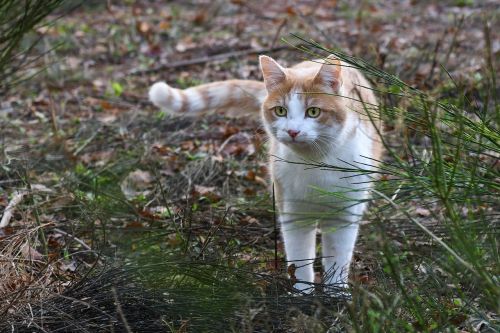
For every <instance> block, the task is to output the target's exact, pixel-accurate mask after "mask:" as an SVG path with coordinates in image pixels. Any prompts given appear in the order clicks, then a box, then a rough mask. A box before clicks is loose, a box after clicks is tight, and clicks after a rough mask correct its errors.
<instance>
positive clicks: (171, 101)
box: [149, 80, 267, 116]
mask: <svg viewBox="0 0 500 333" xmlns="http://www.w3.org/2000/svg"><path fill="white" fill-rule="evenodd" d="M266 94H267V92H266V89H265V85H264V83H262V82H258V81H250V80H228V81H219V82H213V83H208V84H202V85H199V86H196V87H192V88H188V89H176V88H172V87H170V86H169V85H168V84H166V83H165V82H156V83H155V84H153V85H152V86H151V88H150V89H149V100H150V101H151V102H152V103H153V104H154V105H156V106H157V107H160V108H164V109H166V110H168V111H170V112H173V113H196V112H206V111H213V110H223V111H224V112H225V113H227V114H232V115H235V116H241V115H246V114H252V113H253V115H254V116H256V115H258V114H259V111H260V106H261V105H262V102H263V101H264V98H265V97H266Z"/></svg>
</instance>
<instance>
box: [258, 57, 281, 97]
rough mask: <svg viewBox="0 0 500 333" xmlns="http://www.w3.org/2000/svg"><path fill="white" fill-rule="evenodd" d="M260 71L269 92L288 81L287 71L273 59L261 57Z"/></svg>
mask: <svg viewBox="0 0 500 333" xmlns="http://www.w3.org/2000/svg"><path fill="white" fill-rule="evenodd" d="M259 62H260V70H261V71H262V76H263V77H264V83H265V84H266V88H267V90H274V89H276V87H277V86H279V85H280V84H281V83H283V81H285V79H286V75H285V71H284V69H283V67H281V66H280V65H279V64H278V63H277V62H276V61H275V60H274V59H273V58H271V57H268V56H265V55H261V56H260V57H259Z"/></svg>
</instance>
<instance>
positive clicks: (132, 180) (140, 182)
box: [120, 170, 153, 200]
mask: <svg viewBox="0 0 500 333" xmlns="http://www.w3.org/2000/svg"><path fill="white" fill-rule="evenodd" d="M152 182H153V176H152V175H151V174H150V173H149V172H148V171H143V170H135V171H133V172H131V173H129V174H128V176H127V177H125V179H124V180H123V181H122V182H121V184H120V188H121V190H122V192H123V194H124V195H125V197H126V198H127V199H128V200H132V199H134V198H136V197H138V196H139V195H143V196H146V195H148V194H149V193H150V190H149V189H150V187H151V185H152Z"/></svg>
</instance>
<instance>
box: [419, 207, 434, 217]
mask: <svg viewBox="0 0 500 333" xmlns="http://www.w3.org/2000/svg"><path fill="white" fill-rule="evenodd" d="M415 213H417V215H418V216H421V217H427V216H429V215H431V212H430V210H428V209H426V208H422V207H418V208H417V209H415Z"/></svg>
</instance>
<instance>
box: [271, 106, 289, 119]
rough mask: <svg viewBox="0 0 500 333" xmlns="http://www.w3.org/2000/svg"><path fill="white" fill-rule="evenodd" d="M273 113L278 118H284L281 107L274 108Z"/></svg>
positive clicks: (284, 111)
mask: <svg viewBox="0 0 500 333" xmlns="http://www.w3.org/2000/svg"><path fill="white" fill-rule="evenodd" d="M273 109H274V113H275V114H276V115H277V116H278V117H286V112H287V111H286V109H285V108H284V107H282V106H275V107H274V108H273Z"/></svg>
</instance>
